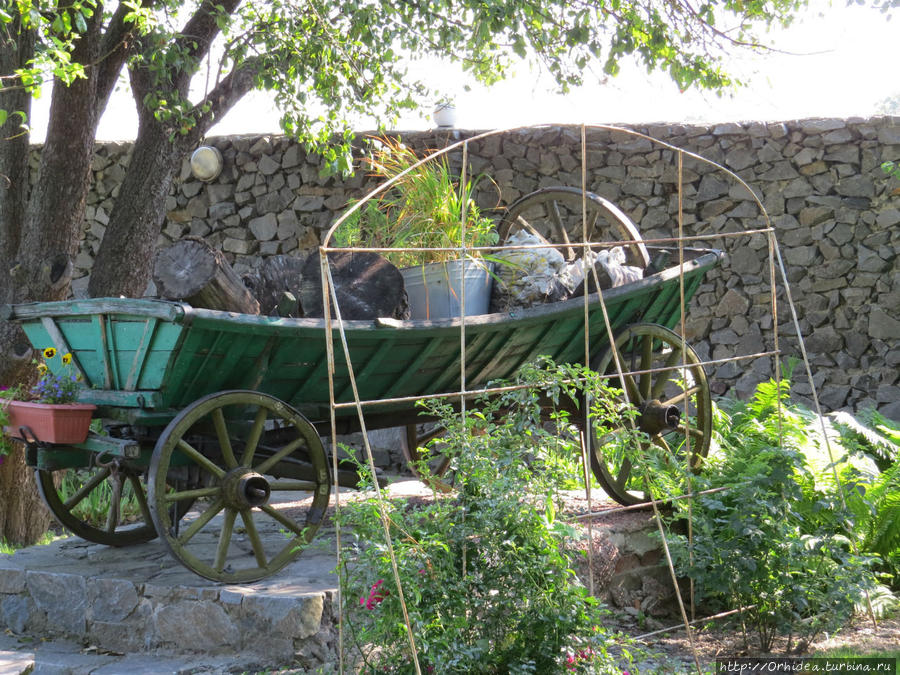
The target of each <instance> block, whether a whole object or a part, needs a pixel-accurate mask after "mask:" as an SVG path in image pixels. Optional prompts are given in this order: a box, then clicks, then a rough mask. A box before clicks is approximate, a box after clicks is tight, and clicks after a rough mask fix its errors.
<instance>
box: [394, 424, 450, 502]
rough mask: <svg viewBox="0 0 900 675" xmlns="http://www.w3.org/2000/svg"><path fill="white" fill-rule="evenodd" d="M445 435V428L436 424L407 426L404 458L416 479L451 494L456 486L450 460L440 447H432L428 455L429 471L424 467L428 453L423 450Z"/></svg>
mask: <svg viewBox="0 0 900 675" xmlns="http://www.w3.org/2000/svg"><path fill="white" fill-rule="evenodd" d="M443 433H444V428H443V427H441V426H440V425H438V424H434V423H428V424H409V425H407V426H406V433H405V434H404V441H403V457H404V458H405V459H406V465H407V466H408V467H409V470H410V471H412V473H413V475H414V476H415V477H416V478H418V479H419V480H421V481H422V482H424V483H425V484H426V485H428V486H429V487H431V488H433V489H434V490H437V491H438V492H450V491H451V490H452V489H453V485H454V480H453V478H454V476H453V471H451V470H450V458H449V457H447V456H446V455H444V454H442V453H441V452H440V448H439V447H437V448H435V447H432V450H431V452H430V453H428V454H427V460H428V469H427V471H425V470H424V467H423V465H422V462H423V461H424V460H425V459H426V453H424V452H423V451H422V450H423V449H424V448H425V446H426V445H428V443H430V442H431V441H432V440H434V439H437V438H440V436H442V435H443Z"/></svg>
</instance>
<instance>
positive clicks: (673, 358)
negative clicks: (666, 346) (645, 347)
mask: <svg viewBox="0 0 900 675" xmlns="http://www.w3.org/2000/svg"><path fill="white" fill-rule="evenodd" d="M648 339H649V338H648ZM680 362H681V346H680V345H673V346H672V353H671V354H669V358H667V359H666V363H665V365H664V366H663V368H664V369H665V370H663V371H661V372H659V373H657V374H656V378H657V379H656V382H654V383H653V389H652V390H651V391H650V398H659V396H660V394H662V391H663V389H665V386H666V385H667V384H668V383H669V379H670V375H671V371H672V370H674V369H675V366H677V365H679V364H680Z"/></svg>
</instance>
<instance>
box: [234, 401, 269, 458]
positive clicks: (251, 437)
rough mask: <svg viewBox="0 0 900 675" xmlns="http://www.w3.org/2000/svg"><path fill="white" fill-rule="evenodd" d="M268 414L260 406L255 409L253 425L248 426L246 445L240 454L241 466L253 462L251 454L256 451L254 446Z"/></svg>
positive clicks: (257, 443) (257, 442) (257, 441)
mask: <svg viewBox="0 0 900 675" xmlns="http://www.w3.org/2000/svg"><path fill="white" fill-rule="evenodd" d="M268 415H269V411H268V410H266V409H265V408H264V407H262V406H260V407H259V410H257V411H256V417H255V418H254V419H253V426H252V427H250V433H249V434H247V445H245V446H244V454H243V455H241V466H250V464H251V463H252V462H253V454H254V453H255V452H256V446H257V445H259V439H260V437H261V436H262V432H263V426H264V425H265V423H266V418H267V417H268Z"/></svg>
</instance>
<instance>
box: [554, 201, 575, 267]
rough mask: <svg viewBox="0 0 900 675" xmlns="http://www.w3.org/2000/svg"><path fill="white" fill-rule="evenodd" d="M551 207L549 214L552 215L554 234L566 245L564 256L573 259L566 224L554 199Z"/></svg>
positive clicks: (573, 254) (573, 252)
mask: <svg viewBox="0 0 900 675" xmlns="http://www.w3.org/2000/svg"><path fill="white" fill-rule="evenodd" d="M551 205H552V208H551V209H550V214H551V215H552V216H553V225H554V226H555V227H556V234H557V235H558V236H559V238H560V240H561V242H562V243H563V244H565V245H566V256H567V259H568V260H574V259H575V251H574V250H572V242H571V241H569V233H568V232H567V231H566V226H565V224H564V223H563V220H562V214H560V212H559V202H557V201H556V200H555V199H554V200H553V201H552V202H551Z"/></svg>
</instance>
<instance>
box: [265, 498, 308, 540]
mask: <svg viewBox="0 0 900 675" xmlns="http://www.w3.org/2000/svg"><path fill="white" fill-rule="evenodd" d="M259 508H260V509H261V510H262V511H263V512H264V513H266V514H267V515H269V516H270V517H271V518H272V520H275V521H277V522H278V523H279V524H280V525H282V526H283V527H285V528H286V529H288V530H290V531H291V532H293V533H294V534H296V535H297V536H298V537H304V536H305V534H304V532H303V530H304V529H305V527H301V526H300V525H298V524H297V523H296V522H295V521H293V520H291V519H290V518H288V517H287V516H286V515H284V514H283V513H281V512H280V511H279V510H278V509H276V508H274V507H273V506H272V505H271V504H263V505H262V506H260V507H259Z"/></svg>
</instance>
